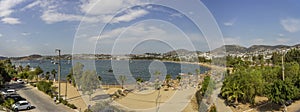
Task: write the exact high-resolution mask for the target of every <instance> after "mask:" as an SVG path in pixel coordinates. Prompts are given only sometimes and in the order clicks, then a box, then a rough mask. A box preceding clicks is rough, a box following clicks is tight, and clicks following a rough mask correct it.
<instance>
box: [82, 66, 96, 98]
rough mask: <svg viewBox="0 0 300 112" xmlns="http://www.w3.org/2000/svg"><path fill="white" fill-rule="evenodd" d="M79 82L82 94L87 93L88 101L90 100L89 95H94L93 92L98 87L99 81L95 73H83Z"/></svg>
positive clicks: (90, 71)
mask: <svg viewBox="0 0 300 112" xmlns="http://www.w3.org/2000/svg"><path fill="white" fill-rule="evenodd" d="M80 82H81V90H82V92H83V94H85V93H87V94H88V95H89V99H90V100H91V95H92V94H93V93H94V90H96V89H97V88H98V87H99V85H100V81H99V80H98V78H97V74H96V71H92V70H86V71H84V72H83V74H82V77H81V79H80Z"/></svg>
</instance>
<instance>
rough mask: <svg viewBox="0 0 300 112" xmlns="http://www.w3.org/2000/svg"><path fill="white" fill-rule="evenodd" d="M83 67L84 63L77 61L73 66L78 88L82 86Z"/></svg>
mask: <svg viewBox="0 0 300 112" xmlns="http://www.w3.org/2000/svg"><path fill="white" fill-rule="evenodd" d="M83 68H84V65H83V64H82V63H79V62H77V63H76V64H75V65H74V66H73V68H72V69H73V76H74V79H75V82H74V83H76V85H77V86H78V88H81V83H82V82H81V77H82V75H83Z"/></svg>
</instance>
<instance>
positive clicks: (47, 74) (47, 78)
mask: <svg viewBox="0 0 300 112" xmlns="http://www.w3.org/2000/svg"><path fill="white" fill-rule="evenodd" d="M49 77H50V72H49V71H47V72H46V76H45V78H46V80H48V81H49Z"/></svg>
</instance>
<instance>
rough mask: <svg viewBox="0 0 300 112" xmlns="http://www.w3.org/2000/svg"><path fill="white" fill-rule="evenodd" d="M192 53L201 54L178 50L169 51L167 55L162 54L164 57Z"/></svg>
mask: <svg viewBox="0 0 300 112" xmlns="http://www.w3.org/2000/svg"><path fill="white" fill-rule="evenodd" d="M193 53H202V52H201V51H189V50H186V49H178V50H173V51H169V52H167V53H164V55H176V54H193Z"/></svg>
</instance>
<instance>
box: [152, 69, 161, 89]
mask: <svg viewBox="0 0 300 112" xmlns="http://www.w3.org/2000/svg"><path fill="white" fill-rule="evenodd" d="M154 75H155V77H156V79H155V83H154V88H155V89H156V90H159V89H160V85H161V84H160V81H159V76H160V75H161V73H160V71H155V72H154Z"/></svg>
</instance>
